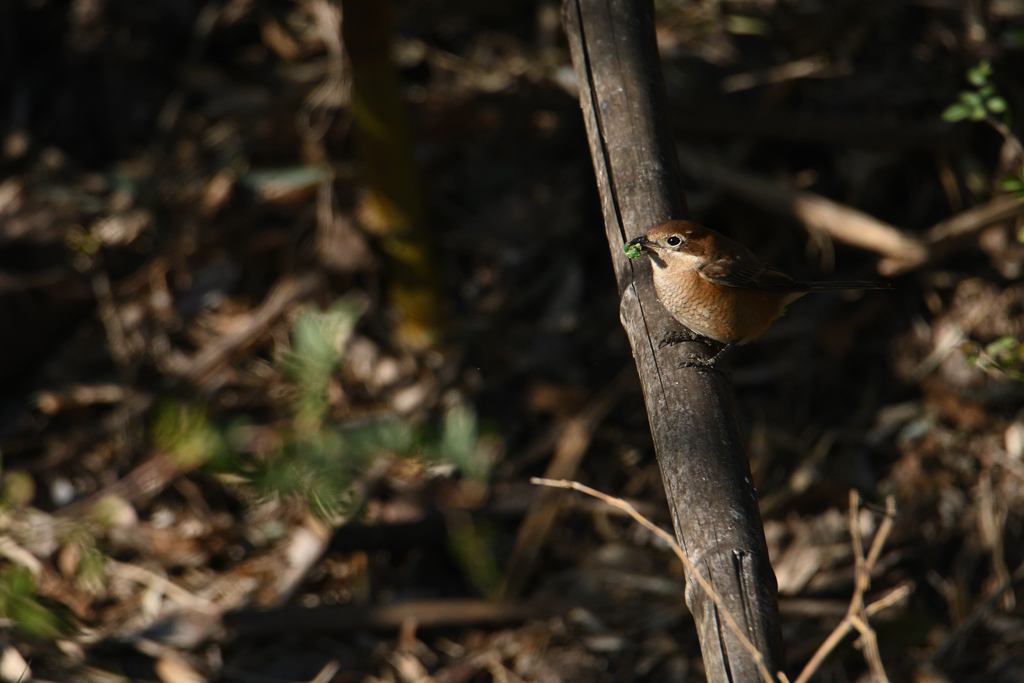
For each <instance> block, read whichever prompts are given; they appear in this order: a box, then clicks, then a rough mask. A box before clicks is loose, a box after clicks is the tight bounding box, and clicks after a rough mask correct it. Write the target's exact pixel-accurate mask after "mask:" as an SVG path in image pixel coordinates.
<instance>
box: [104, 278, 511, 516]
mask: <svg viewBox="0 0 1024 683" xmlns="http://www.w3.org/2000/svg"><path fill="white" fill-rule="evenodd" d="M366 307H367V302H366V299H365V297H363V296H362V295H359V294H350V295H348V296H345V297H343V298H341V299H339V300H338V301H337V302H335V303H334V304H333V305H332V306H331V307H330V308H329V309H327V310H326V311H319V310H316V309H315V308H312V307H310V308H306V309H304V310H302V311H301V312H300V313H299V315H298V316H297V317H296V319H295V322H294V323H293V324H292V328H291V330H290V335H289V336H290V340H291V344H290V348H288V349H287V350H285V351H283V352H282V353H280V354H279V356H278V359H277V365H278V367H279V369H280V370H281V372H282V374H283V375H284V376H285V377H287V378H288V379H289V380H291V382H292V384H293V386H294V398H293V400H292V401H291V406H290V416H289V419H287V420H285V421H284V422H282V423H280V424H278V425H277V426H276V427H274V428H273V430H272V431H273V435H272V437H271V438H265V439H264V440H263V441H264V443H266V444H269V446H267V447H266V448H263V449H259V450H261V452H260V453H258V454H257V456H256V457H253V458H245V457H243V452H244V451H246V450H252V449H249V448H247V446H246V444H247V442H249V441H251V440H252V437H253V433H254V427H253V426H252V423H251V422H249V420H248V419H247V418H244V417H241V418H235V419H234V420H233V422H231V423H230V424H229V425H227V426H218V425H215V424H213V423H212V422H211V421H210V418H209V415H208V412H207V409H206V407H205V406H204V405H202V404H200V403H179V402H174V401H168V402H165V403H163V404H161V405H160V406H159V407H158V408H157V410H156V413H155V415H156V417H155V418H154V422H153V428H152V436H153V441H154V444H155V445H157V447H159V448H161V449H163V450H165V451H167V452H168V453H170V454H171V455H172V456H173V457H174V458H175V460H176V461H177V462H178V463H179V464H181V465H183V466H192V465H199V464H203V463H206V464H208V465H209V466H210V467H211V468H212V469H214V470H218V471H233V472H235V473H237V474H240V475H242V476H244V477H246V479H248V480H249V481H250V482H252V484H253V486H254V488H255V490H256V491H258V492H259V493H261V494H263V495H294V496H298V497H299V498H301V499H302V500H304V501H305V503H306V505H307V506H308V507H309V509H310V510H311V511H313V512H314V513H316V514H317V515H319V516H321V517H323V518H325V519H328V520H333V521H335V522H339V521H341V519H343V518H344V517H346V516H348V515H350V514H352V512H353V510H354V507H355V506H357V505H358V504H359V503H360V502H361V501H359V500H358V499H357V497H356V496H355V495H354V493H355V492H354V490H353V486H354V484H355V483H356V482H357V478H358V476H359V474H360V472H362V471H365V470H366V469H368V468H370V467H371V466H372V464H373V463H374V462H375V461H376V460H377V459H378V458H387V457H393V458H405V459H411V460H415V461H419V462H421V463H422V464H423V465H424V466H426V465H430V464H446V465H450V466H453V467H454V468H455V469H456V470H458V471H459V472H461V473H462V474H463V475H464V476H465V477H466V478H467V479H469V480H472V481H474V482H479V483H486V481H487V478H488V475H489V473H490V465H491V463H490V457H489V455H488V454H489V453H490V452H491V451H492V450H493V448H492V444H491V443H490V442H489V440H488V439H486V438H484V439H481V436H480V428H479V424H478V421H477V416H476V412H475V411H474V409H473V408H472V407H471V406H469V405H467V404H465V403H462V402H455V403H454V404H452V405H451V406H450V407H449V408H448V409H447V410H446V411H445V414H444V416H443V419H442V420H441V424H440V426H439V427H438V428H435V427H432V426H431V425H430V424H429V423H428V422H426V421H424V420H422V419H406V418H402V417H398V416H381V417H374V418H370V419H357V420H349V421H347V422H344V423H340V424H335V423H331V422H330V421H329V419H328V418H329V410H330V401H329V398H328V395H329V389H330V383H331V381H332V375H333V374H334V372H335V371H336V370H337V368H338V365H339V363H340V362H341V360H342V354H343V350H344V348H345V346H346V344H347V343H348V340H349V339H350V338H351V336H352V332H353V330H354V329H355V326H356V323H357V322H358V320H359V318H360V316H361V315H362V314H363V312H364V311H365V310H366ZM103 502H104V501H101V503H103ZM96 508H97V509H96V510H94V515H100V517H101V520H100V526H101V527H104V526H109V523H106V524H105V523H103V522H102V520H105V519H107V518H108V517H111V516H112V515H113V514H114V512H110V511H107V509H106V508H105V507H102V506H101V505H100V504H97V506H96Z"/></svg>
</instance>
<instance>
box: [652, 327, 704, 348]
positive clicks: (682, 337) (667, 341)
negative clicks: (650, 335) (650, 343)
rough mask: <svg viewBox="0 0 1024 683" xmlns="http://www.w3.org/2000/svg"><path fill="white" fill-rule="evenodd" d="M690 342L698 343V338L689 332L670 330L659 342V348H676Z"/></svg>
mask: <svg viewBox="0 0 1024 683" xmlns="http://www.w3.org/2000/svg"><path fill="white" fill-rule="evenodd" d="M689 341H696V337H694V336H693V334H692V333H691V332H689V331H688V330H669V331H668V332H666V333H665V336H664V337H662V339H661V341H660V342H658V348H659V349H663V348H665V347H666V346H675V345H676V344H682V343H684V342H689Z"/></svg>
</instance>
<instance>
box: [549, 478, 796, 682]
mask: <svg viewBox="0 0 1024 683" xmlns="http://www.w3.org/2000/svg"><path fill="white" fill-rule="evenodd" d="M530 483H532V484H537V485H539V486H550V487H552V488H558V489H573V490H574V491H579V492H581V493H585V494H587V495H588V496H593V497H594V498H597V499H599V500H602V501H604V502H605V503H607V504H608V505H611V506H612V507H616V508H618V509H620V510H623V511H625V512H626V514H628V515H629V516H630V517H632V518H633V519H635V520H636V521H637V522H639V523H640V524H641V525H642V526H643V527H644V528H645V529H647V530H648V531H650V532H651V533H653V534H654V535H655V536H657V537H658V538H660V539H661V540H662V541H664V542H665V543H666V544H667V545H668V546H669V547H670V548H672V552H674V553H675V554H676V557H678V558H679V561H680V562H682V563H683V567H684V568H685V569H686V575H687V576H692V577H693V578H694V580H695V581H696V582H697V585H699V586H700V587H701V590H703V591H704V592H705V593H706V594H707V595H708V597H710V598H711V599H712V601H714V603H715V607H717V608H718V611H719V614H720V615H721V617H722V620H723V621H725V623H726V624H727V625H728V626H729V630H731V631H732V632H733V635H735V636H736V638H737V640H739V641H740V643H741V644H742V645H743V647H744V648H745V649H746V650H747V652H748V653H750V657H751V659H753V660H754V664H755V665H756V666H757V670H758V672H759V673H760V674H761V678H762V679H763V680H764V681H766V683H775V681H776V680H777V679H776V678H775V677H773V676H772V675H771V673H770V672H769V671H768V669H767V667H765V665H764V655H763V654H761V652H760V650H758V649H757V648H756V647H755V646H754V644H753V643H752V642H750V639H749V638H747V636H746V635H745V634H744V633H743V629H741V628H740V626H739V624H738V623H736V619H734V618H733V616H732V614H730V613H729V609H728V608H727V607H726V605H725V601H724V600H722V596H721V595H719V594H718V592H717V591H715V589H714V587H713V586H712V585H711V583H710V582H709V581H708V580H707V579H705V578H704V577H703V576H702V575H701V574H700V572H698V571H697V568H696V567H695V566H694V565H693V562H691V561H690V558H689V557H687V555H686V553H684V552H683V549H682V548H681V547H680V546H679V543H677V542H676V539H675V537H674V536H672V534H670V533H668V532H667V531H665V530H664V529H662V528H661V527H660V526H658V525H657V524H655V523H654V522H652V521H650V520H649V519H647V518H646V517H644V516H643V515H641V514H640V513H639V512H637V511H636V510H635V509H634V508H633V506H632V505H630V504H629V503H627V502H626V501H624V500H622V499H621V498H616V497H614V496H609V495H608V494H607V493H602V492H600V491H598V490H597V489H592V488H590V487H589V486H587V485H585V484H581V483H579V482H578V481H566V480H565V479H543V478H541V477H532V478H531V479H530ZM779 677H780V679H783V680H784V674H782V672H779Z"/></svg>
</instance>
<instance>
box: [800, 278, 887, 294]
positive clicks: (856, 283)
mask: <svg viewBox="0 0 1024 683" xmlns="http://www.w3.org/2000/svg"><path fill="white" fill-rule="evenodd" d="M799 284H801V285H805V286H806V287H807V289H806V290H804V291H808V292H836V291H844V290H850V289H892V285H891V284H889V283H888V282H872V281H868V280H846V281H843V280H839V281H836V282H801V283H799ZM801 289H803V288H802V287H801Z"/></svg>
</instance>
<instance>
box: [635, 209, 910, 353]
mask: <svg viewBox="0 0 1024 683" xmlns="http://www.w3.org/2000/svg"><path fill="white" fill-rule="evenodd" d="M640 252H646V253H647V254H648V255H649V256H650V257H651V263H652V264H653V265H654V288H655V290H656V291H657V292H658V298H659V299H661V303H662V304H663V305H664V306H665V308H667V309H668V312H669V313H671V314H672V317H674V318H675V319H676V320H678V321H679V322H681V323H682V324H683V325H685V326H686V327H687V328H688V329H689V330H692V331H693V332H696V333H697V334H699V335H701V336H703V337H707V338H708V339H713V340H714V341H716V342H720V343H722V344H725V347H723V348H722V350H721V351H719V352H718V353H717V354H715V356H714V357H713V358H711V359H710V360H708V361H701V362H698V363H696V365H701V366H713V365H714V364H715V362H716V361H717V360H718V359H719V358H721V356H722V355H723V354H724V353H725V352H726V351H728V350H729V349H730V348H732V347H733V346H734V345H736V344H746V343H747V342H749V341H751V340H753V339H756V338H758V337H760V336H761V335H762V334H764V333H765V331H767V329H768V328H769V327H770V326H771V324H772V322H773V321H774V320H775V319H776V318H778V317H779V316H780V315H782V313H783V311H785V310H786V306H787V305H789V304H790V303H792V302H793V301H795V300H796V299H799V298H800V297H802V296H803V295H804V294H807V293H808V292H827V291H836V290H850V289H889V288H890V287H891V286H890V285H889V284H888V283H885V282H863V281H852V282H800V281H798V280H794V279H793V278H791V277H790V276H788V275H786V274H785V273H783V272H782V271H781V270H779V269H778V268H775V267H773V266H771V265H769V264H767V263H765V262H764V261H762V260H761V259H760V258H758V257H757V256H755V255H754V253H753V252H752V251H750V250H749V249H747V248H746V247H744V246H743V245H742V244H740V243H739V242H736V241H734V240H731V239H729V238H728V237H726V236H725V235H722V234H721V233H718V232H715V231H714V230H712V229H710V228H705V227H704V226H703V225H699V224H697V223H694V222H693V221H681V220H676V221H665V222H664V223H659V224H658V225H655V226H654V227H653V228H651V229H650V230H649V231H648V232H647V234H646V235H644V236H642V237H637V238H636V239H635V240H633V241H631V242H630V243H629V244H627V245H626V254H627V255H628V256H629V257H630V258H636V257H637V256H639V255H640ZM666 341H668V343H672V342H673V341H675V340H671V339H667V340H666Z"/></svg>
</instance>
